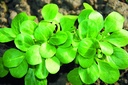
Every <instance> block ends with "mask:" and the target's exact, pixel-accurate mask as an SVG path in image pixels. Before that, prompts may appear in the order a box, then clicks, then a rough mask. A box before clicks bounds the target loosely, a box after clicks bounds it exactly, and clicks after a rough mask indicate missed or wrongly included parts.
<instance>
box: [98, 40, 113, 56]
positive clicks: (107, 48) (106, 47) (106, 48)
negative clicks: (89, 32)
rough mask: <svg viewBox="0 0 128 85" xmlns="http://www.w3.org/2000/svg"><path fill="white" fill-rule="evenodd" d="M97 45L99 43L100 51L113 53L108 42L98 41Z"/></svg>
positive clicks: (107, 53)
mask: <svg viewBox="0 0 128 85" xmlns="http://www.w3.org/2000/svg"><path fill="white" fill-rule="evenodd" d="M99 45H100V48H101V51H102V52H103V53H104V54H105V55H107V56H109V55H111V54H112V53H113V47H112V45H111V44H110V43H108V42H99Z"/></svg>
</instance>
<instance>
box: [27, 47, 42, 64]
mask: <svg viewBox="0 0 128 85" xmlns="http://www.w3.org/2000/svg"><path fill="white" fill-rule="evenodd" d="M39 48H40V46H39V45H33V46H31V47H30V48H29V49H28V50H27V51H26V54H25V56H26V60H27V62H28V63H29V64H30V65H37V64H40V63H41V62H42V59H41V55H40V53H39Z"/></svg>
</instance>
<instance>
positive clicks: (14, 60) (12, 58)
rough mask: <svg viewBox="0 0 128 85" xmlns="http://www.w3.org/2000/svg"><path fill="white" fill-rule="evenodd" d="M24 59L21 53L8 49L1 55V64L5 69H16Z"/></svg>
mask: <svg viewBox="0 0 128 85" xmlns="http://www.w3.org/2000/svg"><path fill="white" fill-rule="evenodd" d="M23 59H24V55H23V53H22V52H21V51H19V50H17V49H15V48H10V49H8V50H6V51H5V53H4V55H3V63H4V65H5V66H6V67H8V68H10V67H17V66H18V65H19V64H20V63H21V62H22V61H23Z"/></svg>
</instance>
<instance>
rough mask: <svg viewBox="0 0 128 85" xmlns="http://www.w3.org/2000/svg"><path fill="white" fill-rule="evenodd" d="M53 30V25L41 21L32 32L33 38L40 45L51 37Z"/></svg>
mask: <svg viewBox="0 0 128 85" xmlns="http://www.w3.org/2000/svg"><path fill="white" fill-rule="evenodd" d="M54 29H55V25H54V24H51V23H48V22H45V21H41V22H40V23H39V25H38V27H37V28H36V29H35V31H34V37H35V39H36V40H37V41H38V42H40V43H42V42H46V41H47V40H48V39H49V38H50V36H52V33H53V31H54Z"/></svg>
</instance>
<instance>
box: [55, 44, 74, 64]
mask: <svg viewBox="0 0 128 85" xmlns="http://www.w3.org/2000/svg"><path fill="white" fill-rule="evenodd" d="M56 57H57V58H58V59H59V60H60V61H61V62H62V63H64V64H67V63H70V62H72V61H73V60H74V59H75V57H76V49H75V48H73V47H72V46H70V47H67V48H62V47H59V48H58V49H57V52H56Z"/></svg>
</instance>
